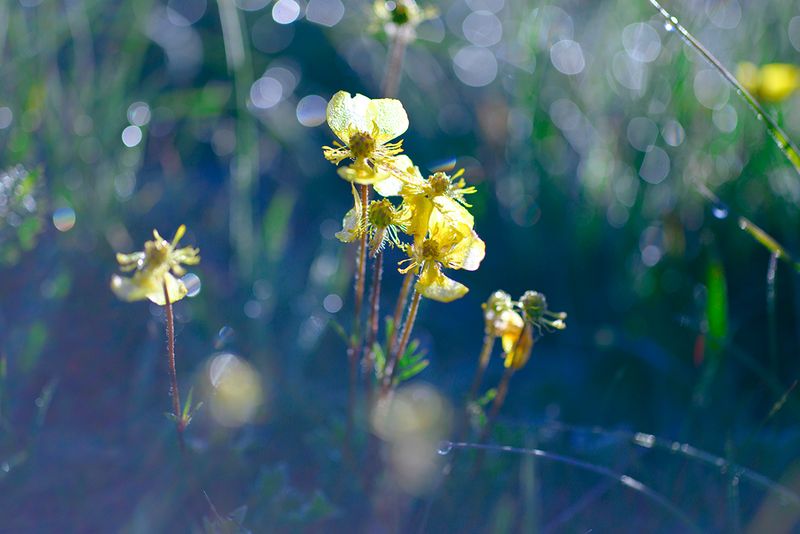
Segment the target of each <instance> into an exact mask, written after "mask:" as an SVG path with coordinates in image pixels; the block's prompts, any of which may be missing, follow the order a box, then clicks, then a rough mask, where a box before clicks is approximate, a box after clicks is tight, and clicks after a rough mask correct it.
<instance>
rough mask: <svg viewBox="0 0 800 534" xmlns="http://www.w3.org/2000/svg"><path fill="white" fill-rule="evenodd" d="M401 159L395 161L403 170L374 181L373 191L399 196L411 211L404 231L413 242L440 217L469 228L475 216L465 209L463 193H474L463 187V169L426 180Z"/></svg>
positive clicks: (407, 161) (414, 167)
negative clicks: (376, 181)
mask: <svg viewBox="0 0 800 534" xmlns="http://www.w3.org/2000/svg"><path fill="white" fill-rule="evenodd" d="M401 158H402V157H401ZM401 158H398V164H399V168H400V170H402V171H403V172H401V173H394V174H393V175H392V176H390V177H389V178H387V179H385V180H383V181H381V182H380V183H377V184H375V191H377V192H378V193H380V194H381V195H383V196H386V197H389V196H396V195H400V196H402V197H403V203H404V204H406V205H407V206H408V207H409V209H410V211H411V222H410V224H409V227H408V233H409V234H410V235H412V236H414V240H415V242H419V241H420V240H422V239H423V238H424V237H425V234H426V233H427V232H428V226H429V225H432V224H434V223H436V222H437V221H440V220H445V221H447V222H449V223H453V224H456V225H459V224H463V225H466V226H468V227H469V228H472V227H473V225H474V224H475V219H474V218H473V217H472V214H471V213H470V212H469V210H467V208H469V207H471V206H470V204H468V203H467V201H466V199H465V198H464V196H465V195H470V194H472V193H475V188H474V187H471V186H470V187H467V183H466V182H465V181H464V178H462V177H461V176H462V174H464V170H463V169H461V170H459V171H458V172H456V173H455V174H454V175H452V176H450V175H448V174H446V173H444V172H437V173H434V174H432V175H431V176H429V177H428V179H427V180H426V179H424V178H423V177H422V174H421V173H420V171H419V167H416V166H414V165H413V163H411V160H410V159H408V158H404V159H401Z"/></svg>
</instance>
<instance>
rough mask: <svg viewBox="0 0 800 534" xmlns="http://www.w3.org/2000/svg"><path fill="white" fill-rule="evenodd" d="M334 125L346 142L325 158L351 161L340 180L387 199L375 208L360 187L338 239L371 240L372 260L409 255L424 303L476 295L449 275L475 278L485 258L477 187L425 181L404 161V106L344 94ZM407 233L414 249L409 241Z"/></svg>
mask: <svg viewBox="0 0 800 534" xmlns="http://www.w3.org/2000/svg"><path fill="white" fill-rule="evenodd" d="M327 119H328V125H329V126H330V128H331V130H333V132H334V133H335V134H336V136H337V137H338V138H339V141H340V142H335V143H334V146H333V147H327V146H326V147H323V154H324V155H325V158H326V159H327V160H328V161H330V162H331V163H333V164H335V165H339V164H340V163H342V162H343V161H345V160H349V161H351V162H352V163H350V164H347V165H344V166H341V167H339V169H338V172H339V175H340V176H341V177H342V178H344V179H345V180H348V181H350V182H352V183H356V184H362V185H365V184H371V185H373V186H374V189H375V191H376V192H377V193H378V194H380V195H381V196H382V197H383V198H382V199H380V200H373V201H372V202H369V203H367V202H365V198H360V197H359V195H358V193H357V192H356V189H355V186H353V200H354V205H353V208H352V209H351V210H350V211H348V212H347V214H346V215H345V216H344V220H343V222H342V230H341V231H340V232H338V233H337V234H336V237H337V238H339V239H340V240H341V241H343V242H353V241H356V240H357V239H359V238H361V237H363V236H365V235H366V236H367V238H368V240H369V247H370V254H371V255H374V254H375V253H377V252H378V251H379V250H381V249H382V248H383V247H384V246H385V245H386V244H387V243H388V244H391V245H393V246H395V247H397V248H399V249H400V250H402V251H403V252H404V253H405V254H406V255H407V258H406V259H404V260H402V261H401V262H400V264H399V268H398V270H399V271H400V272H401V273H404V274H405V273H414V274H416V275H417V283H416V289H417V291H418V292H419V293H420V294H421V295H422V296H423V297H426V298H429V299H432V300H437V301H440V302H450V301H453V300H455V299H458V298H460V297H462V296H464V294H466V293H467V291H468V288H467V287H466V286H465V285H463V284H461V283H459V282H457V281H455V280H452V279H450V278H448V277H447V276H446V275H445V274H444V273H443V272H442V271H443V269H465V270H468V271H474V270H476V269H477V268H478V267H479V265H480V263H481V261H482V260H483V257H484V255H485V249H486V247H485V244H484V242H483V241H482V240H481V239H480V237H478V234H477V233H476V232H475V230H474V229H473V225H474V219H473V217H472V214H470V212H469V210H468V208H469V207H471V206H470V205H469V204H468V203H467V201H466V200H465V195H468V194H471V193H474V192H475V188H474V187H468V186H467V185H466V182H465V181H464V179H463V178H462V177H461V174H462V172H461V171H459V172H456V173H455V174H453V175H448V174H447V173H444V172H436V173H434V174H431V175H430V176H428V177H427V178H425V177H424V176H423V175H422V173H421V172H420V169H419V167H417V166H415V165H414V163H413V162H412V161H411V159H410V158H409V157H408V156H407V155H405V154H402V141H393V140H394V139H396V138H397V137H399V136H400V135H402V134H403V133H405V131H406V130H407V129H408V125H409V123H408V116H407V115H406V112H405V110H404V109H403V105H402V104H401V103H400V101H398V100H395V99H390V98H383V99H376V100H373V99H369V98H367V97H365V96H363V95H360V94H357V95H356V96H351V95H350V94H349V93H347V92H344V91H339V92H338V93H336V94H335V95H333V97H332V98H331V100H330V102H329V103H328V109H327ZM390 198H396V199H399V201H398V202H397V203H393V202H392V201H391V200H390ZM403 234H405V235H408V236H409V241H408V242H404V241H403V240H402V239H401V236H402V235H403Z"/></svg>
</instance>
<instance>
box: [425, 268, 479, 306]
mask: <svg viewBox="0 0 800 534" xmlns="http://www.w3.org/2000/svg"><path fill="white" fill-rule="evenodd" d="M417 291H419V292H420V293H421V294H422V296H423V297H425V298H428V299H431V300H437V301H439V302H452V301H454V300H456V299H460V298H461V297H463V296H464V295H466V294H467V291H469V288H467V286H465V285H464V284H461V283H459V282H456V281H455V280H452V279H450V278H448V277H446V276H445V275H443V274H442V271H441V269H440V268H439V266H438V265H435V264H430V263H429V264H426V265H425V267H424V268H423V270H422V274H421V275H420V277H419V280H417Z"/></svg>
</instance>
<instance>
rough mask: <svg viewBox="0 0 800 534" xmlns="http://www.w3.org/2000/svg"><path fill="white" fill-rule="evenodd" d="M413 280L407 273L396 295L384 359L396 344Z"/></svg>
mask: <svg viewBox="0 0 800 534" xmlns="http://www.w3.org/2000/svg"><path fill="white" fill-rule="evenodd" d="M413 279H414V273H411V272H409V273H407V274H406V276H405V278H403V286H402V287H401V288H400V294H399V295H397V304H395V305H394V315H393V316H392V333H391V335H390V336H389V341H387V342H386V357H387V358H388V357H389V355H391V354H392V351H393V350H394V344H395V343H396V342H397V333H398V332H399V331H400V321H401V320H402V319H403V308H405V307H406V300H408V292H409V291H410V290H411V282H412V281H413Z"/></svg>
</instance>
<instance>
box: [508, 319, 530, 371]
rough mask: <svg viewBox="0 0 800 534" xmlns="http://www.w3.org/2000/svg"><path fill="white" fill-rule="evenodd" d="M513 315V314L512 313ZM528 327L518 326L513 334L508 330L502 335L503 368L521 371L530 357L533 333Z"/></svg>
mask: <svg viewBox="0 0 800 534" xmlns="http://www.w3.org/2000/svg"><path fill="white" fill-rule="evenodd" d="M512 313H514V312H512ZM517 317H519V315H517ZM531 330H532V329H531V327H530V326H529V325H525V326H524V327H523V326H520V328H519V330H517V331H516V332H514V331H513V330H508V331H507V332H506V334H505V335H503V338H502V342H503V352H505V363H504V365H505V367H506V368H512V369H514V370H518V369H522V368H523V367H524V366H525V364H526V363H528V360H529V359H530V357H531V351H532V350H533V332H532V331H531Z"/></svg>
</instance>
